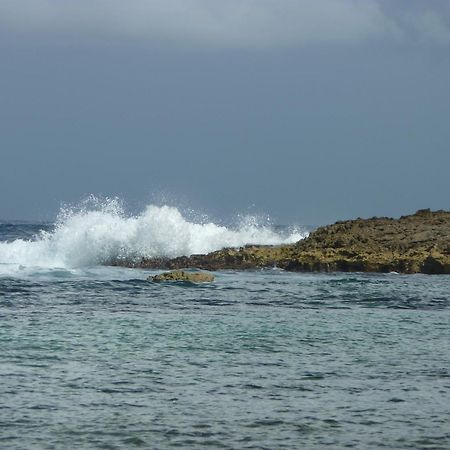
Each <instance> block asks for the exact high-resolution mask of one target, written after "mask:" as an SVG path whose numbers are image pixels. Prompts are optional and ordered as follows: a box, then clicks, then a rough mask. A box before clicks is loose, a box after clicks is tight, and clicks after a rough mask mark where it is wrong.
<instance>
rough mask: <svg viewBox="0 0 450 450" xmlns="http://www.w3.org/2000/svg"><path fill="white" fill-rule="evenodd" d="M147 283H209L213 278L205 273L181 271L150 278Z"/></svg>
mask: <svg viewBox="0 0 450 450" xmlns="http://www.w3.org/2000/svg"><path fill="white" fill-rule="evenodd" d="M147 279H148V280H149V281H155V282H157V283H159V282H161V281H190V282H192V283H209V282H211V281H214V276H213V275H211V274H210V273H205V272H185V271H183V270H175V271H173V272H164V273H160V274H159V275H154V276H150V277H148V278H147Z"/></svg>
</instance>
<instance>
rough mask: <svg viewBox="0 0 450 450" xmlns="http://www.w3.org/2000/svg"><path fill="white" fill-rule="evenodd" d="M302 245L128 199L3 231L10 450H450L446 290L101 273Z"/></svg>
mask: <svg viewBox="0 0 450 450" xmlns="http://www.w3.org/2000/svg"><path fill="white" fill-rule="evenodd" d="M305 234H306V232H305V231H302V230H301V229H299V228H298V227H297V228H296V227H284V228H279V227H278V228H276V227H273V226H271V225H270V224H267V223H264V224H261V223H259V222H258V221H257V220H254V219H252V218H248V217H247V218H241V220H240V221H238V222H237V223H236V224H235V225H234V226H225V225H217V224H214V223H213V222H210V221H208V220H205V218H199V217H197V218H192V217H191V218H188V217H186V215H185V214H182V213H181V212H180V211H179V210H177V209H176V208H170V207H156V206H152V207H149V208H146V209H145V210H144V211H143V212H142V213H141V214H139V215H136V216H130V215H126V214H125V213H124V212H123V210H122V209H121V208H120V207H119V206H118V205H117V204H116V203H114V202H112V203H111V202H107V204H102V205H101V207H95V208H92V207H91V206H89V207H86V208H81V209H78V210H76V211H74V210H70V211H68V210H66V211H62V212H61V214H60V216H59V218H58V219H57V221H56V222H55V223H52V224H41V223H17V222H15V223H10V222H3V223H0V349H1V351H0V377H1V378H0V448H4V449H11V450H19V449H27V450H28V449H30V450H32V449H58V450H59V449H72V448H77V449H132V448H145V449H172V448H173V449H175V448H177V449H198V448H205V449H221V448H223V449H324V448H330V449H341V448H342V449H343V448H356V449H378V448H380V449H384V448H388V449H448V448H450V276H446V275H442V276H427V275H399V274H395V273H392V274H359V273H333V274H320V273H317V274H301V273H288V272H284V271H281V270H279V269H277V268H273V269H270V270H261V271H248V272H238V271H223V272H215V273H214V275H215V277H216V280H215V281H214V282H213V283H206V284H199V285H193V284H186V283H172V284H170V283H160V284H158V283H152V282H149V281H147V280H146V278H147V277H148V276H149V275H153V274H155V273H157V271H148V270H141V269H126V268H120V267H109V266H107V265H105V264H108V262H110V261H113V260H114V259H117V258H133V257H135V258H138V257H140V256H144V255H147V256H157V255H167V256H177V255H179V254H189V253H204V252H207V251H211V250H215V249H217V248H220V247H222V246H229V245H232V246H238V245H244V244H246V243H261V244H277V243H283V242H295V241H296V240H298V239H300V238H301V237H302V236H304V235H305Z"/></svg>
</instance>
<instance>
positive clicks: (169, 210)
mask: <svg viewBox="0 0 450 450" xmlns="http://www.w3.org/2000/svg"><path fill="white" fill-rule="evenodd" d="M305 235H306V233H305V232H302V231H301V230H296V229H294V230H291V232H289V233H287V234H286V233H285V234H282V233H279V232H276V231H275V230H274V229H272V228H271V227H270V226H264V225H259V224H258V221H257V220H256V219H255V218H254V217H245V218H242V219H241V221H240V224H239V225H238V226H236V227H235V228H229V227H225V226H222V225H218V224H215V223H212V222H208V221H202V222H198V223H197V222H195V221H189V220H188V219H187V218H186V217H184V216H183V215H182V214H181V212H180V211H179V210H178V209H177V208H175V207H171V206H154V205H150V206H148V207H147V208H145V210H144V211H143V212H142V213H141V214H139V215H137V216H126V215H125V214H124V212H123V209H122V208H121V206H120V202H118V201H117V200H107V201H103V202H99V201H98V200H96V199H93V200H92V199H91V201H90V202H88V203H86V204H85V205H84V206H83V207H81V208H77V210H70V209H68V210H63V211H62V212H61V213H60V215H59V218H58V220H57V223H56V226H55V229H54V231H52V232H42V233H41V234H40V235H39V236H38V238H37V239H36V240H32V241H29V240H22V239H18V240H16V241H13V242H8V243H6V242H1V243H0V272H4V271H5V270H3V269H6V267H8V271H11V270H12V269H13V267H15V268H16V269H17V270H18V269H19V268H20V267H22V268H23V267H43V268H79V267H89V266H95V265H101V264H107V263H108V262H111V261H113V260H115V259H118V258H141V257H176V256H181V255H192V254H198V253H208V252H211V251H214V250H218V249H220V248H223V247H238V246H242V245H246V244H264V245H276V244H283V243H292V242H296V241H298V240H300V239H302V238H304V237H305Z"/></svg>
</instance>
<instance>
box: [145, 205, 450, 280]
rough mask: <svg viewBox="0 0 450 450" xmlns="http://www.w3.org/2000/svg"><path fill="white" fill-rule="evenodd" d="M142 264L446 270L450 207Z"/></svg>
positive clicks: (449, 254) (448, 265)
mask: <svg viewBox="0 0 450 450" xmlns="http://www.w3.org/2000/svg"><path fill="white" fill-rule="evenodd" d="M137 266H138V267H143V268H158V269H159V268H165V269H180V268H187V267H195V268H198V269H204V270H222V269H237V270H246V269H256V268H264V267H274V266H277V267H280V268H282V269H285V270H290V271H301V272H312V271H323V272H332V271H343V272H391V271H395V272H401V273H418V272H421V273H427V274H450V212H448V211H442V210H441V211H434V212H433V211H430V210H429V209H426V210H420V211H417V212H416V213H415V214H413V215H409V216H403V217H400V219H391V218H387V217H374V218H371V219H355V220H347V221H340V222H336V223H335V224H333V225H327V226H324V227H320V228H318V229H317V230H315V231H314V232H312V233H311V234H310V235H309V237H307V238H306V239H304V240H301V241H299V242H297V243H296V244H292V245H282V246H255V245H252V246H246V247H241V248H237V249H236V248H226V249H223V250H219V251H216V252H212V253H209V254H207V255H192V256H190V257H186V256H183V257H179V258H174V259H143V260H142V261H140V262H139V263H138V264H137Z"/></svg>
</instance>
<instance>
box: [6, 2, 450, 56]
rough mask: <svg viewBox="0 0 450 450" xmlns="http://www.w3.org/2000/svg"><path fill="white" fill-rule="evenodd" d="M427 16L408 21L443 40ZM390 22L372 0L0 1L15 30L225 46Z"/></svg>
mask: <svg viewBox="0 0 450 450" xmlns="http://www.w3.org/2000/svg"><path fill="white" fill-rule="evenodd" d="M430 17H431V18H430ZM430 17H428V18H427V17H425V20H424V18H423V17H414V18H413V19H414V20H410V21H409V22H410V23H411V24H416V25H414V26H415V29H416V30H417V32H418V33H421V34H422V35H423V36H424V37H425V38H426V39H439V40H440V41H442V40H443V38H444V39H447V38H448V36H449V33H450V30H449V28H448V27H447V26H446V24H445V23H444V22H443V21H439V20H438V19H436V17H437V16H436V15H434V16H430ZM397 19H398V18H397ZM397 19H396V18H395V17H390V16H389V15H387V14H386V13H385V12H384V10H383V8H381V6H380V4H379V2H378V1H377V0H1V1H0V27H1V28H6V29H10V30H14V31H19V32H33V33H36V32H47V33H48V32H50V33H58V34H61V33H70V34H81V35H83V36H91V35H97V36H98V35H100V36H114V35H119V36H125V37H133V38H139V39H147V40H155V39H156V40H165V41H172V42H175V43H186V42H187V43H200V44H203V45H221V46H231V47H235V46H239V47H270V46H282V45H304V44H310V43H323V42H326V43H341V42H360V41H364V40H367V39H386V38H387V39H390V38H396V39H398V38H399V37H401V36H402V35H404V34H405V30H404V27H402V22H401V20H400V21H399V20H397Z"/></svg>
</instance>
